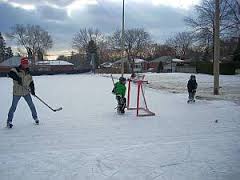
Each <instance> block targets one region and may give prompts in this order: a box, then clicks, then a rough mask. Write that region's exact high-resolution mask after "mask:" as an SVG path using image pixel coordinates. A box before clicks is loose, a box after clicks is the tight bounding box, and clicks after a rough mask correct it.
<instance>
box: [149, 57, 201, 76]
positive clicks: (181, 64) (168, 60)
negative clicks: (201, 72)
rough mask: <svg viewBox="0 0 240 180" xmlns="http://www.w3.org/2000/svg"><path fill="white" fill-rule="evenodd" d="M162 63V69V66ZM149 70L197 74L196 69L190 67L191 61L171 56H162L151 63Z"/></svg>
mask: <svg viewBox="0 0 240 180" xmlns="http://www.w3.org/2000/svg"><path fill="white" fill-rule="evenodd" d="M160 62H161V63H162V67H159V66H160ZM149 69H150V70H151V71H152V72H186V73H195V72H196V67H192V66H190V65H189V61H187V60H182V59H177V58H172V57H171V56H161V57H159V58H157V59H154V60H153V61H151V62H150V63H149Z"/></svg>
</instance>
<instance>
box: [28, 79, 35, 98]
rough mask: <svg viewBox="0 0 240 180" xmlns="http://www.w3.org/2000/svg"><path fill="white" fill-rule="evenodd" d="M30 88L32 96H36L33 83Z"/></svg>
mask: <svg viewBox="0 0 240 180" xmlns="http://www.w3.org/2000/svg"><path fill="white" fill-rule="evenodd" d="M29 87H30V91H31V94H32V95H33V96H35V87H34V83H33V81H32V82H31V83H30V85H29Z"/></svg>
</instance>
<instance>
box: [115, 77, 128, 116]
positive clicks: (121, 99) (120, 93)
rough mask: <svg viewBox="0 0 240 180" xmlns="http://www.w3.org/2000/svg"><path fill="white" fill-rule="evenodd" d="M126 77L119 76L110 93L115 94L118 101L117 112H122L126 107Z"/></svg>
mask: <svg viewBox="0 0 240 180" xmlns="http://www.w3.org/2000/svg"><path fill="white" fill-rule="evenodd" d="M125 84H126V78H124V77H120V78H119V81H118V82H116V83H115V84H114V88H113V90H112V93H113V94H115V95H116V99H117V102H118V107H117V110H118V113H121V114H124V113H125V110H124V109H125V108H126V98H125V94H126V86H125Z"/></svg>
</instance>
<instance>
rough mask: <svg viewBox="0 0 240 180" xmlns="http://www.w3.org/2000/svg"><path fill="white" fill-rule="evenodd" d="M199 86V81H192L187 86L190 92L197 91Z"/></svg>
mask: <svg viewBox="0 0 240 180" xmlns="http://www.w3.org/2000/svg"><path fill="white" fill-rule="evenodd" d="M197 86H198V84H197V81H196V80H195V79H194V80H193V79H190V80H189V81H188V84H187V88H188V92H193V91H196V89H197Z"/></svg>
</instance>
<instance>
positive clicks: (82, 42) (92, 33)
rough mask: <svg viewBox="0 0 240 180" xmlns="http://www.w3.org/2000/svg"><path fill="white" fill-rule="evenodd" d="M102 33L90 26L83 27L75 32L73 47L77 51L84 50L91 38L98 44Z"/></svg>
mask: <svg viewBox="0 0 240 180" xmlns="http://www.w3.org/2000/svg"><path fill="white" fill-rule="evenodd" d="M101 38H102V34H101V32H100V31H99V30H98V29H92V28H88V29H87V28H83V29H80V30H79V32H77V33H76V34H75V36H74V37H73V42H72V43H73V48H74V49H76V50H77V51H78V52H79V53H80V52H81V51H84V52H86V51H87V47H88V43H89V42H90V41H91V40H93V41H94V42H96V44H97V45H98V42H99V41H100V40H101Z"/></svg>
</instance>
